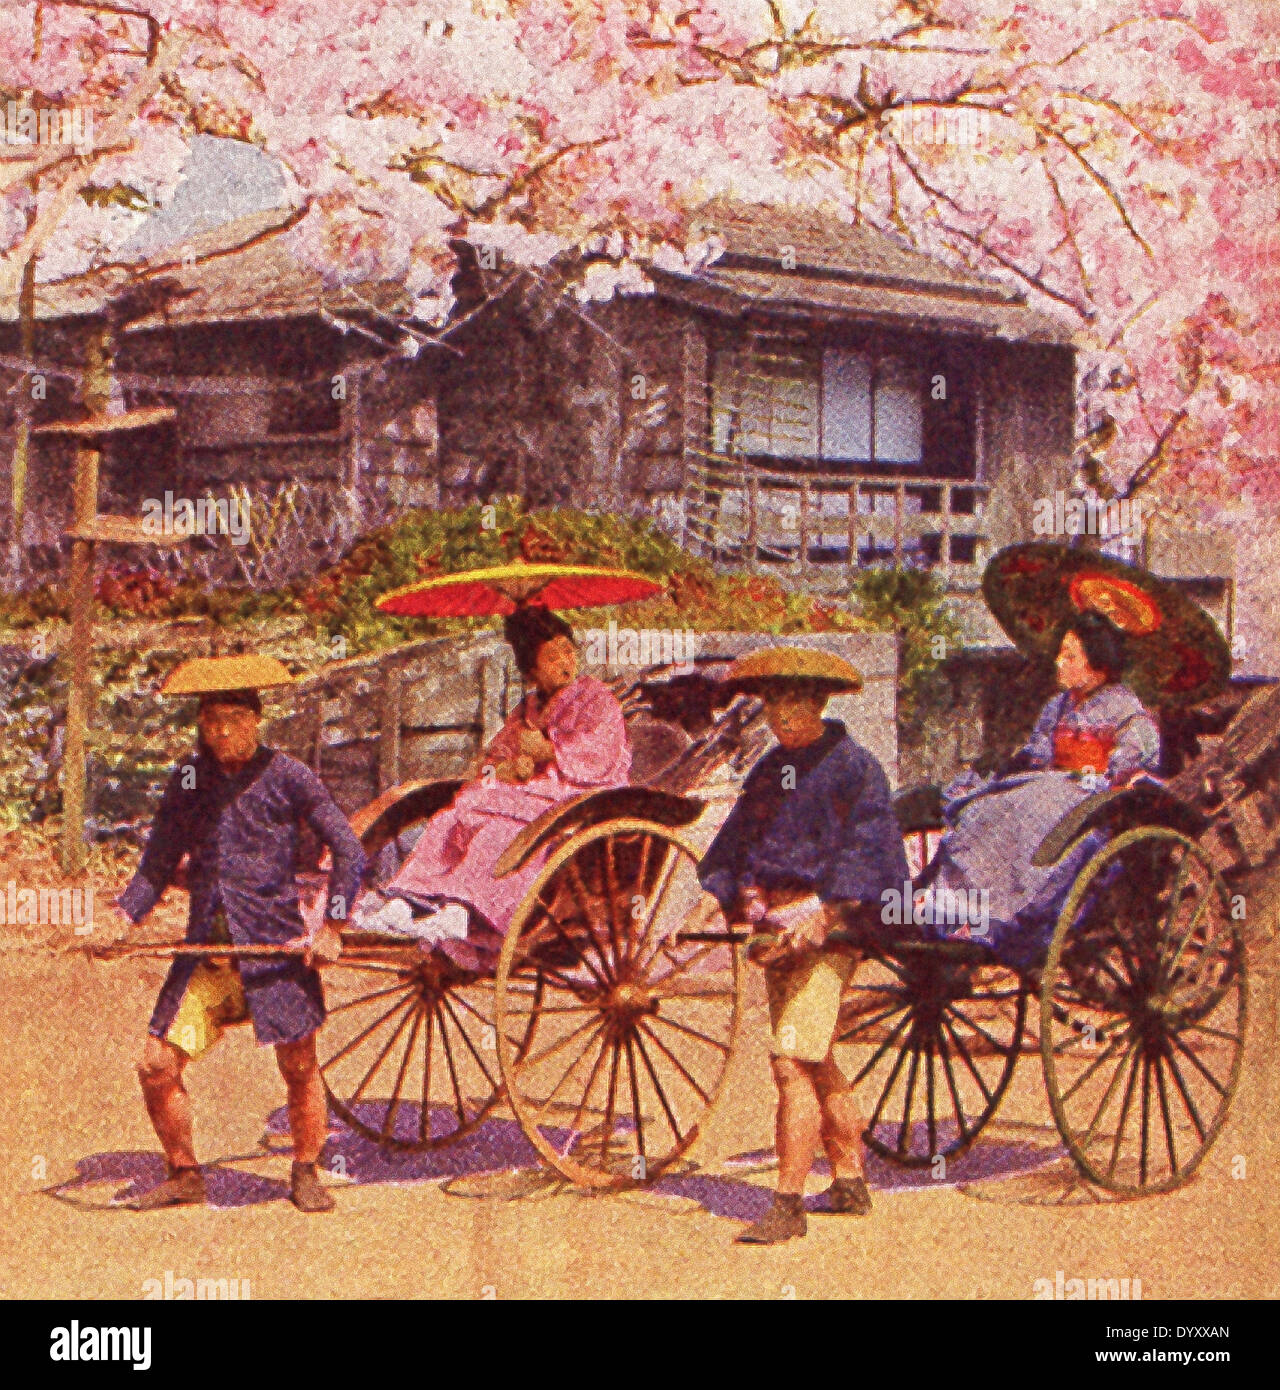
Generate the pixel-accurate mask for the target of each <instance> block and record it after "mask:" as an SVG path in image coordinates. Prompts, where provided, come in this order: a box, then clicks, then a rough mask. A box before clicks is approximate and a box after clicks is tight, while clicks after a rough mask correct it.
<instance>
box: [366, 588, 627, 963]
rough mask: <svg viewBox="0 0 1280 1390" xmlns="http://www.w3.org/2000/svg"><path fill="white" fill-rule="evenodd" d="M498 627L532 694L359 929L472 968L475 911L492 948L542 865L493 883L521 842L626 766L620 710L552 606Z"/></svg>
mask: <svg viewBox="0 0 1280 1390" xmlns="http://www.w3.org/2000/svg"><path fill="white" fill-rule="evenodd" d="M503 631H504V636H505V637H506V639H507V642H508V643H509V644H510V646H511V649H512V651H513V653H514V654H515V660H516V665H517V667H518V668H519V670H520V673H521V675H523V677H524V678H525V681H526V683H527V684H528V685H529V686H530V689H529V691H528V693H527V694H526V695H525V697H524V699H523V700H521V702H520V703H519V704H518V705H517V706H516V708H515V709H514V710H513V711H512V713H511V715H510V716H509V717H508V719H507V721H506V724H505V725H504V726H503V728H502V730H501V731H500V732H499V734H498V735H497V737H496V738H495V739H494V740H493V741H492V743H490V744H489V746H488V748H486V749H485V750H484V753H483V754H482V756H481V760H480V767H479V769H478V771H477V775H476V776H475V778H474V779H473V780H472V781H470V782H468V783H467V784H466V786H464V787H463V788H462V789H461V791H459V792H458V794H457V796H456V797H455V798H454V800H453V802H452V803H451V804H450V805H449V806H448V807H446V808H445V809H444V810H442V811H440V812H439V813H437V814H436V815H435V816H433V817H432V819H431V820H430V822H428V824H427V827H426V829H425V830H424V831H423V833H422V836H421V838H420V839H419V840H418V843H417V844H416V845H415V846H414V848H413V851H412V852H411V854H410V855H409V858H408V859H407V860H406V861H405V863H404V865H403V866H402V867H401V869H400V871H399V873H397V874H396V876H395V877H394V878H393V879H392V880H391V882H390V883H389V884H387V885H386V886H385V887H384V888H383V890H382V892H383V894H384V895H385V896H386V897H388V898H389V899H390V902H389V903H388V904H387V905H386V907H384V908H383V909H382V910H381V911H380V912H375V913H372V914H368V913H366V914H364V915H363V918H362V921H361V922H360V925H361V926H363V927H364V928H366V929H371V930H392V931H407V932H409V933H410V934H411V935H414V936H418V937H420V938H422V939H424V940H429V941H440V942H444V943H445V945H444V949H445V950H446V952H447V954H449V955H451V956H453V957H454V958H455V959H458V960H459V963H465V964H471V963H472V962H471V960H470V956H471V952H469V951H468V950H467V949H466V948H465V947H463V946H462V945H461V941H460V938H462V937H464V936H465V935H467V930H468V921H469V912H468V909H471V910H472V911H474V912H475V913H478V914H479V916H480V918H481V919H482V921H481V923H480V924H479V925H480V929H481V932H480V934H481V936H482V937H483V936H485V935H488V936H489V937H490V945H492V937H493V935H494V934H496V935H497V936H498V937H501V936H502V935H504V934H505V933H506V930H507V928H508V926H509V925H510V923H511V918H512V916H513V915H514V913H515V910H516V908H517V907H518V906H519V903H520V900H521V898H522V897H523V896H524V894H525V891H526V889H528V887H529V885H530V884H531V883H532V882H533V880H534V878H535V877H536V876H537V873H538V871H539V869H541V867H542V865H543V863H544V862H545V860H546V857H547V856H546V852H542V853H540V854H538V855H535V856H534V857H533V858H532V859H531V860H530V861H529V862H528V863H526V864H525V865H524V866H523V867H522V868H520V869H519V870H516V871H515V872H513V873H509V874H506V875H504V876H502V877H498V876H497V874H496V873H495V865H496V864H497V861H498V859H499V857H500V856H501V855H502V852H503V851H504V850H505V849H506V848H507V846H508V845H509V844H510V843H511V841H512V840H513V839H515V837H516V835H518V834H519V833H520V831H521V830H522V829H523V828H524V827H525V826H526V825H528V824H529V823H530V822H531V821H534V820H536V819H537V818H538V817H539V816H540V815H542V813H543V812H544V811H546V810H547V809H548V807H551V806H554V805H556V804H557V803H558V802H561V801H566V800H569V799H570V798H572V797H575V796H578V795H580V794H581V793H583V792H587V791H597V790H600V789H603V788H606V787H620V786H625V785H626V783H627V777H628V774H629V773H630V770H631V746H630V743H629V741H628V738H627V729H626V724H625V722H624V720H623V715H622V707H621V705H620V704H619V703H618V700H617V698H616V696H615V695H614V694H613V692H612V691H611V690H610V689H609V687H608V686H607V685H605V684H604V683H603V682H602V681H599V680H597V679H595V677H593V676H583V675H579V674H578V654H577V651H576V649H575V647H574V644H573V631H572V629H571V628H570V627H569V625H568V623H566V622H565V621H564V619H563V618H560V617H559V616H557V615H556V614H555V613H553V612H551V611H550V610H549V609H546V608H535V607H528V608H518V609H516V611H515V612H514V613H512V614H511V615H510V616H509V617H508V618H507V619H506V621H505V624H504V629H503ZM485 928H489V929H491V932H486V931H485ZM464 956H465V957H467V960H465V961H464V960H463V959H462V957H464Z"/></svg>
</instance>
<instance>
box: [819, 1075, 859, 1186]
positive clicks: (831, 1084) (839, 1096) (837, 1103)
mask: <svg viewBox="0 0 1280 1390" xmlns="http://www.w3.org/2000/svg"><path fill="white" fill-rule="evenodd" d="M815 1081H816V1084H817V1089H818V1100H819V1103H820V1105H821V1107H822V1147H823V1148H824V1149H825V1150H826V1153H827V1161H828V1162H829V1163H830V1164H831V1176H832V1177H834V1178H860V1177H862V1175H863V1173H862V1129H863V1122H862V1116H861V1115H860V1114H859V1113H858V1104H857V1101H856V1100H855V1098H854V1094H853V1092H852V1091H851V1090H850V1089H849V1083H848V1081H847V1080H846V1079H845V1076H844V1073H843V1072H841V1070H840V1068H839V1067H838V1066H837V1065H836V1062H835V1058H834V1057H833V1056H832V1055H831V1053H830V1052H828V1053H827V1055H826V1057H825V1059H824V1060H823V1061H822V1063H821V1064H820V1065H819V1066H818V1068H817V1074H816V1077H815Z"/></svg>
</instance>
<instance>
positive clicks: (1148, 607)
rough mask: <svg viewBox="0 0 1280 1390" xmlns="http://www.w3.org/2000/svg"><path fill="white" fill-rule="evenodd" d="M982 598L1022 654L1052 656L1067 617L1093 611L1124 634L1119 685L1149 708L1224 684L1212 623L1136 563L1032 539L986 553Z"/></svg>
mask: <svg viewBox="0 0 1280 1390" xmlns="http://www.w3.org/2000/svg"><path fill="white" fill-rule="evenodd" d="M982 592H983V595H984V597H985V598H986V600H987V606H988V607H989V608H990V609H991V611H992V613H993V614H994V615H995V617H996V619H997V621H998V622H999V623H1000V626H1001V627H1002V628H1004V630H1005V631H1006V632H1007V633H1008V634H1009V636H1010V637H1011V638H1012V639H1013V641H1014V642H1015V643H1016V644H1017V646H1018V647H1020V648H1021V649H1022V650H1023V651H1024V652H1026V653H1028V654H1029V655H1038V656H1042V657H1052V656H1053V654H1054V653H1055V652H1056V651H1057V649H1058V643H1059V642H1060V641H1061V640H1062V633H1063V630H1064V629H1065V628H1066V625H1067V623H1068V622H1069V621H1070V619H1071V618H1072V616H1073V615H1075V614H1077V613H1084V612H1094V613H1100V614H1101V615H1102V616H1103V617H1105V618H1107V619H1108V620H1109V621H1110V622H1111V623H1113V624H1114V625H1115V626H1116V627H1117V628H1119V629H1120V631H1121V632H1122V633H1123V634H1124V636H1125V644H1126V647H1127V650H1128V658H1129V666H1128V671H1127V672H1126V680H1127V682H1128V684H1129V685H1131V686H1132V687H1133V690H1134V692H1135V693H1136V694H1137V695H1138V697H1139V698H1140V699H1141V700H1143V701H1144V702H1145V703H1147V704H1149V705H1164V706H1181V707H1183V708H1189V707H1191V706H1194V705H1198V704H1202V703H1203V702H1205V701H1206V700H1210V699H1212V698H1213V697H1214V696H1215V695H1217V694H1218V693H1219V692H1220V691H1221V690H1222V689H1223V688H1224V687H1225V686H1226V684H1227V681H1228V680H1229V679H1230V676H1231V653H1230V651H1229V650H1228V648H1227V643H1226V640H1225V638H1224V637H1223V636H1222V633H1221V632H1220V631H1219V630H1218V628H1217V626H1216V624H1215V623H1214V621H1213V619H1212V618H1210V617H1209V615H1208V614H1207V613H1205V612H1204V611H1203V610H1202V609H1200V608H1199V607H1197V605H1196V604H1194V603H1193V602H1192V601H1191V599H1190V598H1188V597H1187V595H1186V594H1184V593H1182V592H1181V590H1179V589H1177V588H1176V587H1175V586H1174V585H1172V584H1170V583H1169V582H1168V581H1167V580H1163V579H1158V578H1156V576H1155V575H1153V574H1149V573H1148V572H1147V571H1146V570H1143V569H1139V568H1138V567H1137V566H1136V565H1127V564H1125V563H1123V561H1120V560H1114V559H1112V558H1110V557H1109V556H1106V555H1100V554H1098V553H1097V552H1096V551H1092V550H1075V549H1070V548H1068V547H1066V546H1061V545H1052V544H1050V543H1048V542H1045V541H1033V542H1029V543H1027V544H1023V545H1011V546H1008V547H1007V548H1006V549H1004V550H1002V551H1000V552H999V554H997V555H994V556H993V557H992V559H991V561H990V563H989V564H988V565H987V569H986V573H985V574H984V575H983V577H982Z"/></svg>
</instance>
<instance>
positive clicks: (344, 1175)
mask: <svg viewBox="0 0 1280 1390" xmlns="http://www.w3.org/2000/svg"><path fill="white" fill-rule="evenodd" d="M404 1111H405V1114H404V1116H403V1118H402V1121H401V1123H402V1124H403V1126H404V1129H403V1131H402V1130H401V1128H400V1125H397V1134H398V1135H399V1137H402V1138H407V1137H409V1136H410V1135H413V1134H416V1133H417V1124H418V1116H417V1113H416V1109H415V1107H414V1106H412V1105H406V1106H405V1107H404ZM451 1113H452V1112H451V1111H448V1110H447V1109H446V1110H444V1111H443V1113H442V1115H441V1116H434V1115H433V1116H432V1117H431V1118H432V1128H433V1129H436V1128H437V1125H438V1124H439V1123H440V1122H441V1121H442V1120H443V1117H444V1115H447V1114H451ZM331 1124H332V1126H333V1127H332V1128H331V1130H330V1133H329V1139H328V1143H327V1145H326V1148H325V1158H324V1162H323V1167H324V1168H325V1169H326V1170H327V1176H328V1177H330V1178H333V1179H337V1182H336V1183H335V1186H344V1185H346V1184H348V1183H349V1184H351V1185H353V1186H360V1187H363V1186H378V1185H391V1186H395V1185H402V1184H409V1183H436V1182H439V1183H444V1184H446V1187H448V1186H449V1185H450V1184H458V1185H459V1188H460V1189H465V1188H466V1186H467V1180H469V1179H479V1178H482V1177H483V1176H484V1175H488V1174H493V1175H511V1174H515V1173H521V1172H524V1173H527V1174H530V1175H532V1170H536V1169H537V1167H538V1155H537V1153H536V1151H535V1150H534V1148H533V1146H532V1145H531V1144H530V1143H529V1141H528V1140H527V1139H526V1138H525V1136H524V1134H523V1133H522V1131H521V1129H520V1127H519V1125H518V1124H517V1123H516V1122H515V1121H514V1120H503V1119H493V1120H488V1121H486V1122H485V1123H484V1124H482V1125H480V1126H479V1127H478V1128H477V1129H475V1130H474V1131H473V1132H472V1133H470V1134H468V1135H464V1136H463V1137H462V1138H461V1139H459V1140H457V1141H456V1142H455V1143H452V1144H445V1145H443V1146H442V1147H440V1148H438V1149H432V1150H428V1151H427V1152H425V1153H414V1152H412V1151H410V1150H396V1149H390V1148H384V1147H383V1146H381V1145H379V1144H377V1143H376V1142H374V1141H373V1140H370V1139H367V1138H365V1137H364V1136H363V1135H361V1134H359V1133H357V1132H355V1131H354V1130H351V1129H348V1128H347V1127H346V1126H342V1125H339V1124H338V1123H337V1122H336V1121H331ZM287 1136H288V1123H287V1118H286V1114H285V1111H284V1109H283V1108H281V1109H280V1110H277V1111H275V1112H273V1113H272V1115H271V1117H270V1118H269V1120H268V1121H267V1131H266V1134H265V1135H264V1137H263V1147H262V1148H261V1149H260V1150H259V1151H257V1152H254V1153H249V1154H236V1155H231V1156H229V1157H224V1158H220V1159H217V1160H215V1161H214V1162H212V1163H210V1164H208V1165H206V1168H205V1177H206V1183H207V1189H208V1195H209V1203H210V1205H211V1206H214V1207H249V1206H257V1205H259V1204H261V1203H263V1202H275V1201H280V1200H282V1199H284V1198H286V1197H287V1196H288V1192H289V1188H288V1184H287V1182H285V1181H283V1180H282V1179H281V1178H274V1177H267V1176H264V1175H262V1174H260V1173H256V1172H253V1171H249V1170H247V1169H246V1168H245V1167H242V1166H239V1165H245V1164H255V1163H262V1162H264V1161H268V1162H279V1158H280V1155H282V1154H287V1153H288V1138H287ZM548 1137H549V1138H552V1139H553V1142H554V1140H555V1138H556V1137H557V1136H556V1135H555V1134H554V1132H552V1133H551V1134H549V1135H548ZM568 1137H569V1135H568V1131H567V1130H566V1131H564V1132H563V1133H562V1134H561V1135H560V1136H559V1138H560V1139H561V1141H562V1142H563V1140H565V1139H567V1138H568ZM1062 1157H1063V1150H1062V1148H1061V1147H1060V1146H1058V1145H1045V1144H1043V1143H1036V1142H1033V1141H1032V1140H1029V1139H1004V1140H1001V1139H991V1140H989V1141H987V1142H981V1141H980V1142H979V1143H978V1144H976V1145H975V1146H974V1148H973V1149H972V1150H970V1152H969V1153H967V1154H965V1155H963V1156H962V1157H960V1158H957V1159H953V1160H950V1161H949V1162H948V1163H947V1165H946V1171H945V1174H939V1176H937V1177H935V1176H934V1175H933V1170H932V1169H930V1168H899V1167H896V1166H894V1165H893V1164H890V1163H888V1162H887V1161H885V1160H884V1159H882V1158H879V1157H878V1156H876V1155H875V1154H869V1155H868V1161H867V1182H868V1185H869V1186H870V1187H871V1188H872V1189H873V1190H875V1191H879V1192H907V1191H912V1190H915V1189H922V1188H936V1187H939V1186H943V1187H963V1188H965V1189H966V1190H967V1189H969V1188H970V1187H971V1186H972V1185H974V1184H985V1183H989V1182H992V1181H995V1180H1000V1181H1005V1180H1008V1179H1010V1178H1021V1177H1025V1176H1027V1175H1029V1174H1032V1173H1034V1172H1035V1171H1036V1170H1039V1169H1043V1168H1046V1167H1047V1166H1049V1165H1053V1164H1055V1163H1057V1161H1058V1160H1060V1159H1061V1158H1062ZM723 1166H724V1167H725V1168H727V1169H729V1170H730V1171H729V1172H728V1173H721V1174H713V1173H701V1172H683V1173H679V1174H670V1175H668V1176H667V1177H664V1178H662V1179H660V1180H659V1181H658V1182H656V1183H654V1184H653V1186H652V1187H651V1188H650V1189H648V1191H649V1192H651V1193H657V1194H661V1195H663V1196H667V1197H672V1198H683V1199H686V1200H688V1201H691V1202H692V1203H696V1204H697V1205H698V1206H699V1207H701V1208H702V1209H703V1210H704V1211H707V1212H709V1213H711V1214H712V1215H713V1216H720V1217H725V1218H727V1219H729V1220H734V1221H754V1220H755V1219H756V1218H757V1217H759V1216H761V1215H762V1214H763V1213H764V1211H765V1209H766V1208H767V1207H768V1205H769V1201H770V1189H769V1188H768V1187H765V1186H761V1185H760V1184H759V1183H758V1182H753V1181H750V1180H749V1179H748V1177H747V1176H746V1175H747V1174H752V1175H758V1174H760V1173H763V1172H766V1171H767V1170H769V1169H770V1168H772V1167H773V1166H774V1155H773V1151H772V1150H770V1149H760V1150H755V1151H753V1152H750V1153H744V1154H738V1155H735V1156H734V1157H733V1158H731V1159H729V1160H727V1161H726V1162H725V1164H724V1165H723ZM735 1169H736V1170H738V1172H740V1173H741V1174H742V1176H736V1175H735V1173H734V1171H733V1170H735ZM816 1171H817V1172H818V1173H820V1174H823V1175H826V1174H827V1173H828V1172H829V1169H828V1168H827V1166H826V1163H825V1160H819V1163H818V1166H817V1169H816ZM164 1176H165V1166H164V1161H163V1159H162V1158H161V1156H160V1155H159V1154H156V1153H148V1152H132V1151H123V1152H115V1153H104V1154H93V1155H90V1156H89V1157H87V1158H83V1159H81V1160H80V1161H79V1162H78V1163H77V1165H76V1176H75V1177H74V1178H71V1179H69V1180H68V1181H67V1182H64V1183H59V1184H57V1185H56V1186H54V1187H51V1188H46V1189H45V1190H46V1192H48V1193H49V1195H50V1196H54V1197H57V1198H59V1199H60V1200H62V1201H65V1202H69V1203H71V1204H72V1205H75V1206H79V1207H84V1208H92V1209H96V1210H119V1209H121V1208H120V1207H119V1204H118V1201H117V1200H114V1199H116V1198H118V1196H119V1194H120V1192H121V1191H123V1190H125V1189H129V1195H131V1196H137V1195H140V1194H141V1193H142V1192H145V1191H147V1190H148V1189H150V1188H152V1187H154V1186H156V1185H157V1184H158V1183H159V1182H161V1181H162V1180H163V1178H164ZM344 1179H345V1182H344V1181H343V1180H344ZM106 1185H110V1186H111V1188H112V1191H111V1192H110V1193H107V1194H104V1193H103V1192H102V1190H101V1189H102V1188H103V1187H104V1186H106ZM557 1185H558V1184H557V1182H556V1180H555V1179H553V1178H551V1177H550V1176H549V1175H548V1179H547V1182H546V1183H545V1184H541V1185H540V1184H538V1183H536V1182H534V1183H528V1182H524V1183H515V1184H509V1189H510V1190H511V1191H512V1192H513V1193H518V1194H519V1195H531V1193H532V1192H534V1191H538V1190H542V1191H544V1192H545V1190H546V1188H547V1187H548V1186H550V1187H555V1186H557ZM483 1191H484V1187H483V1185H481V1186H480V1187H479V1188H475V1187H474V1185H473V1188H472V1190H471V1191H470V1192H467V1193H466V1195H479V1194H480V1193H481V1192H483ZM500 1191H501V1188H500V1186H498V1185H495V1186H494V1187H493V1188H492V1189H490V1191H489V1194H488V1195H496V1194H497V1193H499V1192H500ZM806 1206H807V1207H808V1209H809V1210H810V1211H822V1210H825V1203H824V1201H823V1199H822V1198H821V1197H820V1196H813V1197H809V1198H807V1199H806Z"/></svg>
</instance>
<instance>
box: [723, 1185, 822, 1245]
mask: <svg viewBox="0 0 1280 1390" xmlns="http://www.w3.org/2000/svg"><path fill="white" fill-rule="evenodd" d="M808 1229H809V1226H808V1223H807V1222H806V1221H805V1218H804V1202H803V1200H802V1198H801V1197H800V1196H799V1195H798V1194H794V1193H790V1192H775V1193H774V1194H773V1205H772V1206H771V1207H770V1208H769V1210H768V1211H767V1212H765V1214H764V1215H763V1216H762V1217H761V1218H760V1220H759V1221H756V1222H754V1223H753V1224H752V1225H750V1226H748V1227H747V1229H746V1230H745V1231H742V1232H740V1233H739V1234H738V1235H737V1236H735V1237H734V1239H735V1240H737V1241H738V1242H739V1243H740V1244H742V1245H777V1244H778V1242H779V1241H783V1240H791V1239H792V1237H794V1236H802V1235H804V1233H805V1232H806V1231H807V1230H808Z"/></svg>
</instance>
